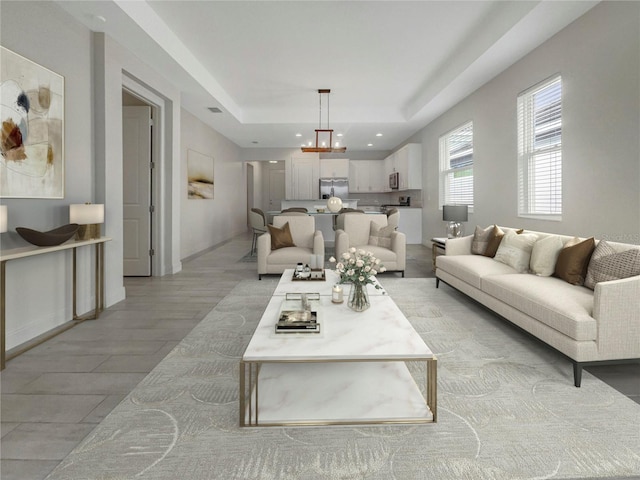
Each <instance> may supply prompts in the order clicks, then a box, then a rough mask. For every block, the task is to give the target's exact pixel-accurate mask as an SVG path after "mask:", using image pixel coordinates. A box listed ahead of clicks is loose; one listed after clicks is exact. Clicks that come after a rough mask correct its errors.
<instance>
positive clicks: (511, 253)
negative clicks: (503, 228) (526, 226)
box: [493, 230, 538, 273]
mask: <svg viewBox="0 0 640 480" xmlns="http://www.w3.org/2000/svg"><path fill="white" fill-rule="evenodd" d="M537 239H538V236H537V235H535V234H533V233H523V234H521V235H518V234H517V233H516V232H514V231H513V230H511V231H509V232H507V233H505V234H504V236H503V237H502V241H501V242H500V246H499V247H498V251H497V252H496V255H495V257H493V259H494V260H496V261H498V262H500V263H504V264H505V265H509V266H510V267H511V268H513V269H514V270H516V271H517V272H519V273H526V272H528V271H529V260H530V258H531V251H532V250H533V245H534V243H536V240H537Z"/></svg>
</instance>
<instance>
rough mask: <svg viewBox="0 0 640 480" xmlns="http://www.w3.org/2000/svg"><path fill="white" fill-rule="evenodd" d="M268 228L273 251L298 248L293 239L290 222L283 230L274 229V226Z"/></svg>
mask: <svg viewBox="0 0 640 480" xmlns="http://www.w3.org/2000/svg"><path fill="white" fill-rule="evenodd" d="M267 228H268V229H269V233H270V234H271V250H277V249H279V248H284V247H295V246H296V245H295V243H293V238H292V237H291V230H290V229H289V222H287V223H285V224H284V225H283V226H282V228H278V227H274V226H273V225H267Z"/></svg>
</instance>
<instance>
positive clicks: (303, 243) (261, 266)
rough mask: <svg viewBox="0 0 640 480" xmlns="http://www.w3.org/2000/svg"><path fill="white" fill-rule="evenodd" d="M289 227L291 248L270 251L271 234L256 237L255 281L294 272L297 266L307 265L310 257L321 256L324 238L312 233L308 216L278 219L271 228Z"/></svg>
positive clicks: (277, 217) (275, 219) (313, 221)
mask: <svg viewBox="0 0 640 480" xmlns="http://www.w3.org/2000/svg"><path fill="white" fill-rule="evenodd" d="M285 223H289V230H290V231H291V239H292V240H293V244H294V246H286V247H282V248H277V249H275V250H272V249H271V243H272V242H271V234H270V233H269V231H268V230H267V233H265V234H263V235H260V236H259V237H258V279H259V280H261V279H262V275H265V274H277V273H282V272H284V271H285V270H286V269H287V268H295V266H296V264H297V263H298V262H302V263H309V261H310V258H311V255H324V238H323V236H322V232H321V231H320V230H316V221H315V218H314V217H312V216H310V215H278V216H276V217H273V226H274V227H278V228H283V227H284V225H285Z"/></svg>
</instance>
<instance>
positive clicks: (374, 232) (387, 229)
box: [369, 222, 396, 248]
mask: <svg viewBox="0 0 640 480" xmlns="http://www.w3.org/2000/svg"><path fill="white" fill-rule="evenodd" d="M395 229H396V228H395V227H394V226H393V225H386V226H384V225H379V224H377V223H376V222H371V231H370V232H369V245H374V246H377V247H384V248H391V232H394V231H395Z"/></svg>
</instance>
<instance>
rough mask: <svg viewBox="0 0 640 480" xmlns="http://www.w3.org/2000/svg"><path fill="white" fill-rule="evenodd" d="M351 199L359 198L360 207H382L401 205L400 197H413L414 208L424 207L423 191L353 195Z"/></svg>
mask: <svg viewBox="0 0 640 480" xmlns="http://www.w3.org/2000/svg"><path fill="white" fill-rule="evenodd" d="M349 196H350V197H351V198H358V199H359V201H358V206H363V207H366V206H380V205H387V204H400V203H401V202H400V197H404V198H405V199H406V198H407V197H411V206H412V207H422V190H405V191H403V192H390V193H352V194H350V195H349Z"/></svg>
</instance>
